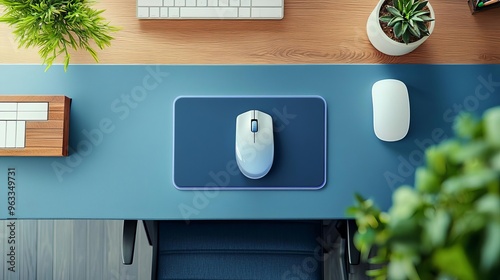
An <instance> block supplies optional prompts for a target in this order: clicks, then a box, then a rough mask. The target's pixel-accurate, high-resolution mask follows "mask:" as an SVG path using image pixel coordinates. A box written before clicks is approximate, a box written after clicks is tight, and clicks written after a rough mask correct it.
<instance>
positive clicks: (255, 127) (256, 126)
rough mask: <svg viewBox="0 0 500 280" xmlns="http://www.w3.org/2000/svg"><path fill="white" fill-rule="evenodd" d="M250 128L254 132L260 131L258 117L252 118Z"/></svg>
mask: <svg viewBox="0 0 500 280" xmlns="http://www.w3.org/2000/svg"><path fill="white" fill-rule="evenodd" d="M250 130H251V131H252V132H254V133H255V132H257V131H259V123H258V121H257V120H256V119H253V120H251V123H250Z"/></svg>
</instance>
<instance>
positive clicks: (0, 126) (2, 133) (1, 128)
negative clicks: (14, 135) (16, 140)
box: [0, 121, 7, 148]
mask: <svg viewBox="0 0 500 280" xmlns="http://www.w3.org/2000/svg"><path fill="white" fill-rule="evenodd" d="M6 138H7V122H6V121H0V148H5V139H6Z"/></svg>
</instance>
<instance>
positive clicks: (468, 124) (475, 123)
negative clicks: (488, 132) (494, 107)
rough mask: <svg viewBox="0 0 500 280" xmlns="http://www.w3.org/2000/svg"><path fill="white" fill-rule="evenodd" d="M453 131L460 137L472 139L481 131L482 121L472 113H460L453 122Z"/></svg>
mask: <svg viewBox="0 0 500 280" xmlns="http://www.w3.org/2000/svg"><path fill="white" fill-rule="evenodd" d="M453 131H454V132H455V134H456V135H457V136H458V137H462V138H465V139H472V138H475V137H476V136H478V134H479V133H480V132H481V122H480V121H479V120H478V119H477V118H476V117H474V115H472V114H471V113H468V112H467V113H465V112H463V113H460V114H458V116H457V117H456V118H455V121H454V123H453Z"/></svg>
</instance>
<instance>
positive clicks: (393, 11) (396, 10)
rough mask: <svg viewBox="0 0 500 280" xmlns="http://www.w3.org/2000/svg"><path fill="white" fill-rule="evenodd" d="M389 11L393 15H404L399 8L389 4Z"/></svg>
mask: <svg viewBox="0 0 500 280" xmlns="http://www.w3.org/2000/svg"><path fill="white" fill-rule="evenodd" d="M387 11H388V12H389V13H391V14H392V15H393V16H396V17H403V15H402V14H401V13H400V12H399V10H398V9H396V8H394V7H393V6H387Z"/></svg>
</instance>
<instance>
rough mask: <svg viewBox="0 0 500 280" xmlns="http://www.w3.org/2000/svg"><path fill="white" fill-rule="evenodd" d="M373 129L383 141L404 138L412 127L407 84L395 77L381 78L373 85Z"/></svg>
mask: <svg viewBox="0 0 500 280" xmlns="http://www.w3.org/2000/svg"><path fill="white" fill-rule="evenodd" d="M372 102H373V129H374V131H375V135H376V136H377V137H378V138H379V139H380V140H383V141H388V142H394V141H399V140H401V139H403V138H404V137H405V136H406V134H407V133H408V130H409V129H410V100H409V97H408V89H407V88H406V85H405V84H404V83H403V82H401V81H399V80H395V79H385V80H380V81H378V82H376V83H374V84H373V87H372Z"/></svg>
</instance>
